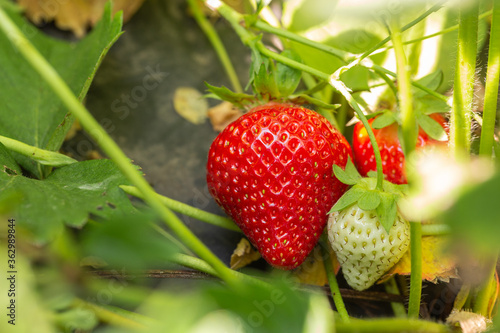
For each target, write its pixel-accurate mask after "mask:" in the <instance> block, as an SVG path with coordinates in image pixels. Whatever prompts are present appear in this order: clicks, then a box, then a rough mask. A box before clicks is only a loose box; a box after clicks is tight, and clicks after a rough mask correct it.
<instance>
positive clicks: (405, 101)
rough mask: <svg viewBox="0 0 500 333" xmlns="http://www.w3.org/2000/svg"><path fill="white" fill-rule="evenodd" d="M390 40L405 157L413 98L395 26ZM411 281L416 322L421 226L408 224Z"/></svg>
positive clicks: (413, 137)
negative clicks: (392, 47)
mask: <svg viewBox="0 0 500 333" xmlns="http://www.w3.org/2000/svg"><path fill="white" fill-rule="evenodd" d="M391 23H392V24H391V38H392V43H393V45H394V52H395V55H396V66H397V78H398V83H399V85H398V88H399V94H398V95H399V106H400V112H401V119H402V130H403V141H402V146H403V150H404V153H405V156H406V157H408V156H409V155H410V153H411V152H412V151H413V150H415V145H416V143H417V128H418V126H417V123H416V120H415V116H414V112H413V96H412V92H411V80H410V74H409V71H408V70H407V60H406V56H405V52H404V46H403V40H402V37H401V30H400V29H399V26H398V24H397V22H394V21H393V22H391ZM410 248H411V250H410V251H411V277H410V297H409V301H408V316H409V317H410V318H418V317H419V314H420V298H421V296H422V224H421V223H416V222H411V223H410Z"/></svg>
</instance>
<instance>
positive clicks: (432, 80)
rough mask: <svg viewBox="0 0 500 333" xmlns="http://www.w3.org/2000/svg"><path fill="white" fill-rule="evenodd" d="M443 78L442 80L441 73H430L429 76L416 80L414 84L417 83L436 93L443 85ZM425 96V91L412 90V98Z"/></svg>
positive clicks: (439, 71)
mask: <svg viewBox="0 0 500 333" xmlns="http://www.w3.org/2000/svg"><path fill="white" fill-rule="evenodd" d="M443 78H444V74H443V71H442V70H438V71H436V72H434V73H431V74H428V75H426V76H424V77H423V78H421V79H418V80H417V81H416V83H419V84H421V85H423V86H424V87H426V88H429V89H431V90H433V91H436V90H437V89H438V88H439V87H440V86H441V84H442V83H443ZM425 95H427V93H426V92H425V91H423V90H421V89H418V88H415V89H414V93H413V96H414V97H423V96H425Z"/></svg>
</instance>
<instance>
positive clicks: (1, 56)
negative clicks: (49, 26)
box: [0, 3, 122, 178]
mask: <svg viewBox="0 0 500 333" xmlns="http://www.w3.org/2000/svg"><path fill="white" fill-rule="evenodd" d="M6 9H7V8H6ZM8 15H9V16H10V17H11V18H12V20H13V21H14V22H15V23H16V24H17V26H18V27H19V28H20V29H21V30H22V31H23V32H24V33H25V35H26V36H27V37H28V38H29V40H30V42H31V43H33V45H34V46H35V47H36V48H37V49H38V50H39V51H40V53H41V54H42V55H43V56H44V57H45V58H46V59H47V60H48V61H49V63H50V64H51V65H52V66H53V67H54V68H55V69H56V71H57V72H58V73H59V75H61V77H62V78H63V79H64V81H65V82H66V83H67V84H68V86H69V87H70V88H71V90H72V91H73V92H74V93H75V95H76V96H78V98H79V99H80V100H81V101H82V100H83V99H84V97H85V95H86V93H87V90H88V88H89V85H90V83H91V81H92V80H93V78H94V75H95V73H96V71H97V68H98V66H99V64H100V62H101V61H102V59H103V57H104V55H105V54H106V53H107V51H108V49H109V48H110V47H111V45H112V44H113V43H114V42H115V41H116V39H117V38H118V37H119V35H120V33H121V32H120V31H121V26H122V20H121V16H120V15H117V16H115V17H114V18H112V17H111V5H110V3H108V4H107V6H106V9H105V12H104V14H103V19H102V20H101V22H100V23H99V24H97V26H96V27H95V28H94V29H93V31H92V32H91V33H90V34H89V35H88V36H87V37H86V38H85V39H83V40H81V41H80V42H77V43H75V42H71V43H70V42H64V41H61V40H57V39H54V38H51V37H49V36H46V35H45V34H44V33H43V32H41V31H40V30H38V29H37V28H36V27H34V26H33V25H32V24H31V23H29V22H28V21H27V20H26V19H24V18H23V17H22V15H21V14H19V13H16V12H14V11H11V10H8ZM0 49H1V50H2V52H0V63H1V64H2V66H0V86H1V87H2V89H0V100H1V101H4V103H2V110H1V112H0V133H2V135H4V136H7V137H10V138H12V139H16V140H19V141H22V142H24V143H27V144H29V145H32V146H35V147H38V148H43V149H48V150H53V151H56V150H58V149H59V148H60V147H61V144H62V142H63V140H64V137H65V135H66V133H67V131H68V130H69V128H70V127H71V124H72V123H73V120H74V118H73V117H72V116H69V115H67V109H66V108H65V107H64V106H63V104H62V102H61V101H60V99H59V98H58V97H57V96H56V95H55V94H54V93H53V92H52V90H51V89H50V87H49V86H48V85H47V84H46V83H45V82H44V80H42V79H41V78H40V76H39V75H38V74H37V73H36V72H35V71H34V70H33V69H32V68H31V66H30V65H29V64H28V63H27V61H26V60H25V59H24V58H23V57H21V56H20V55H19V54H18V53H17V52H16V51H15V49H14V47H13V46H12V45H11V44H10V41H9V40H8V39H7V37H6V36H5V35H4V34H3V33H0ZM13 156H14V157H15V159H16V160H17V161H18V163H20V165H21V166H22V167H23V168H25V169H27V170H28V171H30V172H31V173H32V174H34V175H35V176H36V177H38V178H43V177H44V176H45V175H46V173H47V172H48V170H49V169H48V168H47V167H42V166H40V165H39V164H37V163H36V162H34V161H33V160H31V159H29V158H27V157H25V156H21V155H19V154H13Z"/></svg>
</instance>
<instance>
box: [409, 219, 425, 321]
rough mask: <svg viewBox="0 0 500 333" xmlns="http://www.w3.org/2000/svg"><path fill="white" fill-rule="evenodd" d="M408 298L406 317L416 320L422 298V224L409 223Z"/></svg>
mask: <svg viewBox="0 0 500 333" xmlns="http://www.w3.org/2000/svg"><path fill="white" fill-rule="evenodd" d="M410 255H411V276H410V297H409V300H408V317H410V318H418V316H419V314H420V298H421V296H422V224H421V223H418V222H410Z"/></svg>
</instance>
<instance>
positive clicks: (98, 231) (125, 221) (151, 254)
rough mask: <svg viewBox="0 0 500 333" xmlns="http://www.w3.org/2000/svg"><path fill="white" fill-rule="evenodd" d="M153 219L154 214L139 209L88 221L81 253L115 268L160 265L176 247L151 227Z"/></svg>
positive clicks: (176, 249) (143, 267) (132, 268)
mask: <svg viewBox="0 0 500 333" xmlns="http://www.w3.org/2000/svg"><path fill="white" fill-rule="evenodd" d="M154 220H155V215H154V214H152V213H150V212H141V213H137V214H134V215H117V216H115V217H113V218H111V219H109V220H106V221H103V222H102V223H99V224H96V223H93V224H90V225H89V226H88V227H87V228H86V229H85V232H84V234H83V239H82V242H83V245H84V249H85V252H86V253H87V255H90V256H95V257H98V258H100V259H103V260H104V261H105V262H106V263H108V264H109V265H111V266H112V267H116V268H123V267H126V269H130V270H139V269H146V268H150V267H155V266H156V267H158V266H161V265H164V264H165V262H166V261H168V260H169V258H170V256H171V255H172V254H173V253H176V252H179V249H178V248H177V246H176V245H175V244H174V243H172V242H169V241H168V240H167V239H166V238H165V237H163V236H162V235H160V233H158V232H157V231H156V230H154V229H153V228H152V227H151V223H154ZM138 235H139V236H138Z"/></svg>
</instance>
